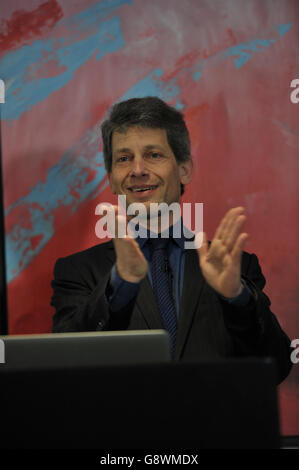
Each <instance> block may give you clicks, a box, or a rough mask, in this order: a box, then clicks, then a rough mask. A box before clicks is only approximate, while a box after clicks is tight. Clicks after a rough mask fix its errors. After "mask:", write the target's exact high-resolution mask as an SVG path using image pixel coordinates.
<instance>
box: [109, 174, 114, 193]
mask: <svg viewBox="0 0 299 470" xmlns="http://www.w3.org/2000/svg"><path fill="white" fill-rule="evenodd" d="M108 180H109V186H110V189H111V192H112V194H116V189H115V186H114V182H113V176H112V173H108Z"/></svg>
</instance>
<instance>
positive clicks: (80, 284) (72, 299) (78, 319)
mask: <svg viewBox="0 0 299 470" xmlns="http://www.w3.org/2000/svg"><path fill="white" fill-rule="evenodd" d="M81 268H82V266H81ZM81 271H82V269H79V268H77V267H76V263H75V262H74V260H73V259H72V258H71V257H67V258H60V259H58V260H57V261H56V263H55V267H54V280H53V281H52V283H51V285H52V288H53V296H52V299H51V305H52V306H53V307H54V308H55V314H54V315H53V326H52V332H53V333H66V332H80V331H102V330H124V329H126V328H127V325H128V323H129V319H130V316H131V314H132V311H133V308H134V304H135V299H133V300H132V301H131V302H129V303H128V305H126V308H124V309H122V310H120V311H118V312H117V313H113V312H112V311H111V310H110V308H109V302H108V300H107V290H108V288H109V280H110V270H108V271H107V272H106V273H104V274H103V275H102V276H101V278H100V279H99V280H98V281H97V283H95V281H93V282H92V280H91V279H88V280H87V277H85V276H83V275H82V274H81Z"/></svg>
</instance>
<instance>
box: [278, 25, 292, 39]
mask: <svg viewBox="0 0 299 470" xmlns="http://www.w3.org/2000/svg"><path fill="white" fill-rule="evenodd" d="M291 28H292V23H287V24H279V25H277V26H276V29H277V31H278V33H279V35H280V36H284V35H285V34H286V33H288V32H289V31H290V29H291Z"/></svg>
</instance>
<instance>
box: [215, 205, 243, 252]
mask: <svg viewBox="0 0 299 470" xmlns="http://www.w3.org/2000/svg"><path fill="white" fill-rule="evenodd" d="M243 213H244V207H235V208H234V209H233V210H232V212H231V213H230V215H229V218H228V220H227V222H226V225H225V227H224V230H223V232H222V237H221V239H222V241H223V243H225V244H227V240H228V239H229V238H230V235H231V232H232V230H233V228H234V226H235V223H236V220H237V218H238V217H239V216H240V215H243Z"/></svg>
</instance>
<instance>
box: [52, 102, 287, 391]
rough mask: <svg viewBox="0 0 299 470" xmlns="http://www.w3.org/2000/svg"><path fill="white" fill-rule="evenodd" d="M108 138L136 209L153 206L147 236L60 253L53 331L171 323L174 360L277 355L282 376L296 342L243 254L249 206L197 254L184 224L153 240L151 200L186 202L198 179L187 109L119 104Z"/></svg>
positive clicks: (114, 178)
mask: <svg viewBox="0 0 299 470" xmlns="http://www.w3.org/2000/svg"><path fill="white" fill-rule="evenodd" d="M102 137H103V151H104V160H105V167H106V170H107V173H108V178H109V183H110V187H111V190H112V192H113V193H114V194H118V195H124V196H126V203H127V206H128V205H129V204H131V203H135V202H138V203H143V204H144V206H145V208H146V212H147V218H146V220H147V222H146V223H147V224H148V225H147V227H146V228H147V230H148V231H147V238H137V239H134V238H133V237H131V236H130V234H128V235H127V236H126V237H123V238H122V237H118V236H117V234H116V236H115V237H114V239H113V240H112V241H109V242H107V243H102V244H99V245H97V246H95V247H92V248H89V249H87V250H85V251H83V252H81V253H76V254H74V255H71V256H68V257H66V258H64V259H59V260H58V261H57V263H56V265H55V270H54V275H55V280H54V281H53V282H52V286H53V289H54V295H53V297H52V302H51V304H52V305H53V306H54V307H55V309H56V313H55V315H54V317H53V332H71V331H92V330H124V329H134V330H138V329H160V328H165V329H166V330H167V331H168V332H169V335H170V339H171V346H172V353H173V357H174V360H180V361H192V360H201V359H217V358H222V357H231V356H233V357H245V356H258V357H264V356H268V357H269V356H270V357H274V358H275V359H276V363H277V372H278V377H277V381H278V382H281V381H282V380H283V379H284V378H285V377H286V376H287V375H288V373H289V371H290V368H291V362H290V352H291V351H290V340H289V338H288V337H287V336H286V334H285V333H284V332H283V331H282V329H281V327H280V325H279V323H278V321H277V319H276V318H275V316H274V315H273V313H272V312H271V311H270V309H269V307H270V301H269V299H268V297H267V296H266V295H265V294H264V293H263V292H262V289H263V287H264V285H265V278H264V276H263V274H262V272H261V269H260V266H259V263H258V259H257V257H256V256H255V255H254V254H248V253H246V252H244V251H243V248H244V245H245V243H246V240H247V237H248V235H247V234H246V233H242V228H243V225H244V222H245V220H246V216H245V215H244V208H242V207H236V208H233V209H231V210H229V211H228V212H227V213H226V214H225V216H224V217H223V219H222V220H221V222H220V224H219V226H218V228H217V230H216V233H215V236H214V238H213V240H212V241H211V242H208V241H207V238H206V236H205V234H203V243H202V245H201V247H200V248H198V249H197V250H196V249H193V250H192V249H185V248H184V246H185V245H184V242H185V236H184V232H183V233H182V234H181V236H180V237H177V236H175V235H174V226H175V224H176V223H181V221H179V222H177V221H174V220H171V221H170V238H169V239H168V240H167V244H166V245H165V244H164V246H162V245H161V246H160V245H159V243H160V242H161V237H160V236H158V238H157V239H156V241H153V240H152V238H151V236H152V235H151V233H150V231H149V229H150V220H151V219H150V208H151V203H166V204H168V205H170V204H172V203H174V202H180V198H181V194H182V193H183V191H184V185H185V184H188V183H189V182H190V181H191V178H192V170H193V165H192V159H191V154H190V139H189V134H188V130H187V128H186V125H185V122H184V119H183V116H182V114H181V113H180V112H178V111H177V110H175V109H174V108H172V107H170V106H168V105H167V104H166V103H164V102H163V101H162V100H160V99H158V98H153V97H147V98H140V99H139V98H134V99H130V100H127V101H125V102H122V103H118V104H116V105H115V106H114V107H113V108H112V110H111V113H110V116H109V117H108V119H107V120H106V121H105V122H104V123H103V124H102ZM116 217H117V218H118V217H120V215H118V214H117V215H116ZM160 231H161V227H160ZM157 240H158V245H159V247H158V245H157ZM164 263H165V265H164ZM161 266H162V268H163V269H161ZM164 268H165V269H164Z"/></svg>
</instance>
